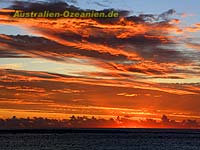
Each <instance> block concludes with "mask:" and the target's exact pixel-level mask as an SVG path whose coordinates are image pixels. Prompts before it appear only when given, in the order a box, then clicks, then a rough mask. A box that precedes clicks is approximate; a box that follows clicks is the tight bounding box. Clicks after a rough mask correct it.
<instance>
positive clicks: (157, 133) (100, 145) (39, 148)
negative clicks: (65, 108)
mask: <svg viewBox="0 0 200 150" xmlns="http://www.w3.org/2000/svg"><path fill="white" fill-rule="evenodd" d="M0 150H200V130H168V129H76V130H20V131H19V130H13V131H0Z"/></svg>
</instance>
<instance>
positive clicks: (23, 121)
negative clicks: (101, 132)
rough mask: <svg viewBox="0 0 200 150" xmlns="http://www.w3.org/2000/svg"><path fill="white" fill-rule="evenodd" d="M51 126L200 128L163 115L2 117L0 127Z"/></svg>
mask: <svg viewBox="0 0 200 150" xmlns="http://www.w3.org/2000/svg"><path fill="white" fill-rule="evenodd" d="M50 128H188V129H200V123H199V122H198V121H196V120H190V119H188V120H183V121H179V122H178V121H176V120H170V119H168V117H167V116H166V115H163V116H162V118H161V120H160V121H157V120H154V119H146V120H131V119H129V118H125V117H119V116H118V117H117V118H115V119H113V118H110V119H97V118H95V117H91V118H89V117H86V116H82V117H80V116H77V117H76V116H74V115H73V116H71V117H70V118H69V119H62V120H58V119H48V118H42V117H34V118H29V117H28V118H17V117H16V116H13V117H12V118H8V119H0V129H50Z"/></svg>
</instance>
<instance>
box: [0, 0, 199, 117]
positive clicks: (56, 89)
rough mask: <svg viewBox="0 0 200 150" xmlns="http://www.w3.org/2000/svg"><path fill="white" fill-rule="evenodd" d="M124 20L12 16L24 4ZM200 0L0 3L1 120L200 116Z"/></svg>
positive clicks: (25, 5) (70, 0) (30, 7)
mask: <svg viewBox="0 0 200 150" xmlns="http://www.w3.org/2000/svg"><path fill="white" fill-rule="evenodd" d="M72 8H73V9H76V10H86V9H88V10H106V9H114V10H116V11H119V13H120V17H119V18H106V19H94V18H87V19H80V18H58V19H48V18H13V17H12V16H11V15H10V14H11V13H12V12H14V11H15V10H16V9H17V10H35V11H37V10H41V9H43V10H48V9H51V10H55V11H62V10H69V9H72ZM199 8H200V1H197V0H188V1H180V0H173V1H169V0H162V1H161V0H152V1H149V0H112V1H111V0H110V1H109V0H65V1H44V0H43V1H41V0H40V1H37V0H34V1H31V2H30V1H28V0H27V1H14V0H13V1H12V0H10V1H9V2H7V0H1V1H0V118H7V117H12V116H13V115H15V116H19V117H34V116H37V117H39V116H41V117H48V118H57V119H61V118H62V119H63V118H67V117H69V116H71V115H77V116H83V115H85V116H95V117H97V118H98V117H101V118H110V117H117V116H122V117H128V118H131V119H135V120H139V119H145V118H153V119H160V117H161V116H162V115H163V114H166V115H167V116H170V118H172V119H176V120H183V119H196V120H199V121H200V42H199V41H200V9H199Z"/></svg>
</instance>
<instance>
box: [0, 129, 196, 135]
mask: <svg viewBox="0 0 200 150" xmlns="http://www.w3.org/2000/svg"><path fill="white" fill-rule="evenodd" d="M20 133H28V134H48V133H55V134H65V133H105V134H106V133H155V134H156V133H167V134H173V133H176V134H200V129H168V128H167V129H166V128H63V129H0V134H20Z"/></svg>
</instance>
